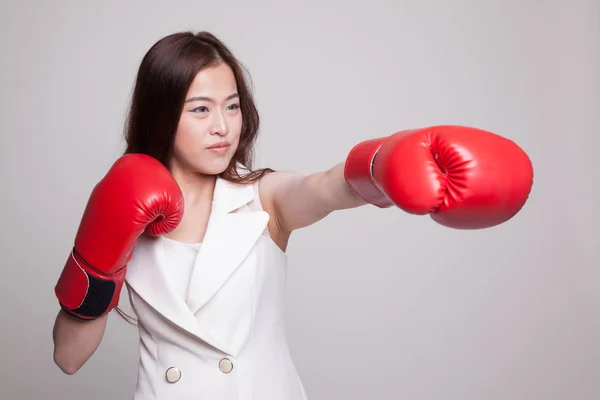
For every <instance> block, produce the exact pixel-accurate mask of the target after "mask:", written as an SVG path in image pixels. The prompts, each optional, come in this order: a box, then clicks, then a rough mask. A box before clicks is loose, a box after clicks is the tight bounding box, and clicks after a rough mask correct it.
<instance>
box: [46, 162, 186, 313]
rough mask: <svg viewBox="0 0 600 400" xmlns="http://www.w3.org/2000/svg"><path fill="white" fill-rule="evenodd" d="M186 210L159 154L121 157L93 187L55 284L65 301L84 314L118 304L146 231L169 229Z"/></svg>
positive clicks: (72, 310)
mask: <svg viewBox="0 0 600 400" xmlns="http://www.w3.org/2000/svg"><path fill="white" fill-rule="evenodd" d="M182 216H183V195H182V193H181V190H180V188H179V185H178V184H177V182H175V180H174V179H173V177H172V175H171V173H170V172H169V171H168V170H167V169H166V168H165V167H164V166H163V165H162V164H161V163H160V162H159V161H158V160H156V159H154V158H152V157H150V156H147V155H143V154H127V155H125V156H123V157H121V158H119V159H118V160H117V161H116V162H115V163H114V164H113V166H112V167H111V169H110V170H109V171H108V173H107V174H106V176H105V177H104V178H103V179H102V180H101V181H100V182H99V183H98V184H97V185H96V186H95V187H94V189H93V191H92V194H91V196H90V198H89V201H88V203H87V206H86V208H85V211H84V213H83V217H82V219H81V223H80V225H79V229H78V231H77V236H76V238H75V245H74V247H73V250H72V252H71V254H70V256H69V258H68V259H67V262H66V264H65V266H64V268H63V271H62V273H61V275H60V277H59V279H58V282H57V284H56V286H55V293H56V296H57V298H58V301H59V303H60V305H61V307H62V308H63V309H64V310H65V311H66V312H67V313H69V314H71V315H73V316H75V317H78V318H81V319H94V318H98V317H100V316H102V315H104V314H106V313H108V312H109V311H110V310H112V309H113V308H115V307H116V306H117V305H118V302H119V296H120V293H121V288H122V286H123V282H124V280H125V270H126V266H127V263H128V262H129V260H130V259H131V253H132V251H133V248H134V246H135V244H136V242H137V240H138V238H139V237H140V236H141V235H142V234H143V233H144V231H146V232H147V233H148V234H150V235H163V234H167V233H169V232H171V231H172V230H173V229H175V228H176V227H177V225H179V222H180V221H181V218H182Z"/></svg>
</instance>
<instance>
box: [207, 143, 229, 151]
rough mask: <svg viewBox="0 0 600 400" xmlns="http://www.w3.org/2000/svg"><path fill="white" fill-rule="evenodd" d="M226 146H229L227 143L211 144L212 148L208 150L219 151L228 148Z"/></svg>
mask: <svg viewBox="0 0 600 400" xmlns="http://www.w3.org/2000/svg"><path fill="white" fill-rule="evenodd" d="M228 146H229V143H227V142H221V143H216V144H213V145H212V146H210V147H208V149H221V148H223V147H228Z"/></svg>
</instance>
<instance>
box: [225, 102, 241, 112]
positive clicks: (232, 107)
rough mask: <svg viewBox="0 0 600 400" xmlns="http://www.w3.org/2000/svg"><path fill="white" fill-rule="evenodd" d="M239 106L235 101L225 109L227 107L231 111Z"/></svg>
mask: <svg viewBox="0 0 600 400" xmlns="http://www.w3.org/2000/svg"><path fill="white" fill-rule="evenodd" d="M239 108H240V105H239V104H237V103H235V104H232V105H230V106H229V107H227V109H228V110H231V111H235V110H237V109H239Z"/></svg>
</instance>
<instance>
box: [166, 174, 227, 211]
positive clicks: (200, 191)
mask: <svg viewBox="0 0 600 400" xmlns="http://www.w3.org/2000/svg"><path fill="white" fill-rule="evenodd" d="M171 174H172V175H173V178H175V181H176V182H177V184H178V185H179V187H180V188H181V192H182V193H183V198H184V201H185V204H186V206H193V205H200V204H206V203H208V204H210V203H211V202H212V199H213V194H214V191H215V184H216V182H217V177H216V176H215V175H206V174H202V173H198V172H194V171H191V170H189V169H183V168H181V167H179V166H178V165H173V166H172V167H171Z"/></svg>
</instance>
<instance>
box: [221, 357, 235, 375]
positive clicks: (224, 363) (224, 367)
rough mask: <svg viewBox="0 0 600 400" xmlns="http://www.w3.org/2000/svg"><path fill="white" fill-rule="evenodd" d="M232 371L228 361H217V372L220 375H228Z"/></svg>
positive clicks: (225, 359)
mask: <svg viewBox="0 0 600 400" xmlns="http://www.w3.org/2000/svg"><path fill="white" fill-rule="evenodd" d="M232 369H233V363H232V362H231V360H230V359H228V358H223V359H221V361H219V370H220V371H221V372H222V373H224V374H228V373H230V372H231V370H232Z"/></svg>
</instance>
